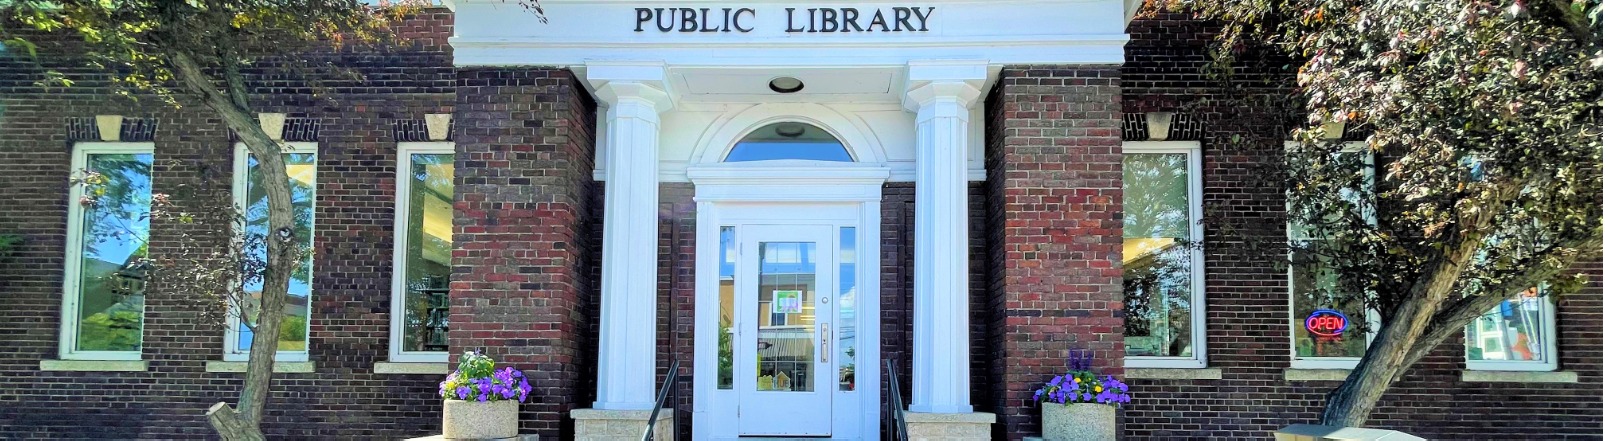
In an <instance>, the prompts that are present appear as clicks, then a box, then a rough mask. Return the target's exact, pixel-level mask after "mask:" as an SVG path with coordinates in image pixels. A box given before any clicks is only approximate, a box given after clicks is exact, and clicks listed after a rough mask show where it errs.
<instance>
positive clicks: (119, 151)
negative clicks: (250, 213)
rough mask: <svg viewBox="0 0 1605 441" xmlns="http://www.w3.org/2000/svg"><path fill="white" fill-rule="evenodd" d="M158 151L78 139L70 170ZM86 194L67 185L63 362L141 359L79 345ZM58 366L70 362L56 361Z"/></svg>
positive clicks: (135, 354)
mask: <svg viewBox="0 0 1605 441" xmlns="http://www.w3.org/2000/svg"><path fill="white" fill-rule="evenodd" d="M119 123H120V122H119ZM155 152H156V145H155V144H154V143H149V142H79V143H75V144H73V152H72V169H71V173H72V174H73V175H74V176H76V175H78V173H79V172H80V171H82V170H84V169H86V168H88V167H89V156H90V155H131V154H149V155H153V157H154V155H155ZM152 176H154V174H153V175H152ZM153 182H154V181H153ZM83 193H84V186H83V185H70V186H68V190H67V224H66V225H67V243H66V246H65V247H63V248H65V249H66V252H65V256H64V260H65V262H64V263H65V268H64V270H65V272H64V274H63V279H62V287H61V296H62V297H61V300H62V307H61V335H60V340H58V341H57V344H58V351H59V356H60V357H61V359H62V361H66V360H97V361H138V360H139V359H140V352H141V351H79V350H77V347H76V346H77V343H78V324H79V322H80V318H79V317H80V311H79V301H80V297H81V296H82V293H81V292H80V289H81V288H82V286H81V284H82V282H83V280H82V279H83V261H84V231H83V230H84V227H85V225H84V205H83V204H82V203H79V199H80V198H82V197H83ZM144 319H145V316H144V312H141V313H140V321H141V323H144ZM140 330H141V333H140V334H141V335H140V340H141V347H142V348H143V341H144V332H143V331H144V326H143V325H141V326H140ZM56 366H67V365H64V364H56ZM64 370H66V369H64ZM119 370H120V369H119Z"/></svg>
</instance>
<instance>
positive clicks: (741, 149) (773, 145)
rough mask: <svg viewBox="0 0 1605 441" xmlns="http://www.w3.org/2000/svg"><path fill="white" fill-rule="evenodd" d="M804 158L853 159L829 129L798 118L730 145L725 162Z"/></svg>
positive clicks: (773, 125) (776, 124)
mask: <svg viewBox="0 0 1605 441" xmlns="http://www.w3.org/2000/svg"><path fill="white" fill-rule="evenodd" d="M780 159H801V160H809V161H833V162H853V155H851V154H849V153H847V146H845V145H842V142H841V141H840V140H837V139H836V137H835V136H834V135H831V134H830V132H826V131H825V130H824V129H821V128H818V127H814V126H812V125H809V124H804V123H799V122H781V123H774V124H770V125H766V126H763V127H759V128H758V130H753V131H752V133H749V134H747V136H746V137H745V138H741V141H737V142H736V145H735V147H731V148H730V154H729V155H726V156H725V158H724V160H725V162H747V161H771V160H780Z"/></svg>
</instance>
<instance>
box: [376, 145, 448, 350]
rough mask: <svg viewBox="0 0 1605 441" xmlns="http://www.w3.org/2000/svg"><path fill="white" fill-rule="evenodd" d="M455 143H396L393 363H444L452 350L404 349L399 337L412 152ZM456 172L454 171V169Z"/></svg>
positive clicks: (403, 318) (442, 150)
mask: <svg viewBox="0 0 1605 441" xmlns="http://www.w3.org/2000/svg"><path fill="white" fill-rule="evenodd" d="M456 153H457V144H456V143H452V142H400V143H396V219H395V247H396V249H395V252H394V253H393V256H392V260H393V262H392V271H391V277H390V279H391V283H390V361H391V362H395V363H446V362H448V361H449V360H450V356H451V353H450V351H449V350H448V351H447V352H434V351H404V350H402V347H403V344H402V337H403V335H404V333H405V332H406V329H405V328H404V327H405V323H404V322H406V311H405V309H404V308H402V305H405V304H406V303H407V286H406V284H407V281H406V279H405V274H406V269H407V217H408V215H409V214H410V213H409V211H410V210H411V209H412V207H411V206H410V200H411V198H410V197H408V195H410V194H411V189H412V176H411V170H412V155H415V154H436V155H438V154H456ZM453 173H455V171H453Z"/></svg>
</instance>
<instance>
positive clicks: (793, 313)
mask: <svg viewBox="0 0 1605 441" xmlns="http://www.w3.org/2000/svg"><path fill="white" fill-rule="evenodd" d="M815 250H816V244H814V243H813V242H760V243H759V244H758V255H759V261H758V265H759V266H758V268H759V269H758V317H757V319H758V390H761V391H795V392H812V391H813V390H814V359H815V351H816V348H815V347H814V298H815V296H816V295H817V292H816V286H815V283H816V272H817V270H816V268H815V265H816V262H815V261H816V260H817V258H816V254H815Z"/></svg>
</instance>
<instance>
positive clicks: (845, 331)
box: [836, 227, 858, 391]
mask: <svg viewBox="0 0 1605 441" xmlns="http://www.w3.org/2000/svg"><path fill="white" fill-rule="evenodd" d="M857 245H858V229H857V228H854V227H842V228H841V265H840V268H841V270H839V271H837V272H836V278H837V279H839V280H841V292H840V293H838V294H837V297H836V310H837V311H838V314H840V316H839V317H840V318H839V319H837V321H836V341H837V343H836V347H837V348H838V349H837V350H838V351H840V352H839V354H838V355H837V356H836V357H837V358H836V364H837V366H838V367H837V368H836V369H837V371H838V374H837V383H838V384H839V386H838V387H839V388H840V390H843V391H851V390H854V389H855V388H856V387H857V381H856V378H855V377H856V376H855V374H856V373H857V366H856V365H855V361H854V360H855V357H856V356H857V355H858V354H857V351H858V348H857V347H856V346H855V345H856V343H857V340H858V307H857V302H858V271H857V269H858V264H857V259H858V256H857V255H858V246H857Z"/></svg>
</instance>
